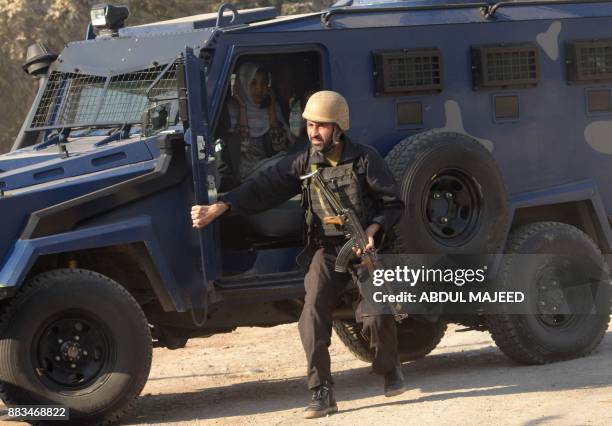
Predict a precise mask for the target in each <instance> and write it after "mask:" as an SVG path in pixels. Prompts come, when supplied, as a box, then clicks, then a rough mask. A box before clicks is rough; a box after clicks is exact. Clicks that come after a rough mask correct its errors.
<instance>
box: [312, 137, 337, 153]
mask: <svg viewBox="0 0 612 426" xmlns="http://www.w3.org/2000/svg"><path fill="white" fill-rule="evenodd" d="M310 142H311V145H312V149H314V150H315V151H317V152H326V151H327V150H329V148H330V147H331V145H332V143H333V141H332V140H331V139H330V140H327V141H326V140H324V139H323V138H320V137H316V138H312V139H311V141H310ZM312 142H317V143H318V144H319V145H314V144H312Z"/></svg>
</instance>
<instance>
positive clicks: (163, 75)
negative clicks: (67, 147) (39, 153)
mask: <svg viewBox="0 0 612 426" xmlns="http://www.w3.org/2000/svg"><path fill="white" fill-rule="evenodd" d="M176 93H177V92H176V64H174V63H172V64H168V65H159V66H155V67H151V68H148V69H145V70H140V71H136V72H132V73H127V74H120V75H116V76H112V77H101V76H92V75H84V74H75V73H62V72H58V71H54V72H52V73H51V75H50V77H49V81H48V82H47V86H46V88H45V90H44V92H43V95H42V97H41V100H40V102H39V105H38V108H37V109H36V113H35V115H34V118H33V119H32V123H31V126H30V127H31V128H47V127H76V126H83V125H93V124H126V123H138V122H140V115H141V113H142V111H143V110H145V109H146V108H148V107H150V106H151V104H152V103H153V102H154V101H158V100H162V99H174V98H176V97H177V96H176Z"/></svg>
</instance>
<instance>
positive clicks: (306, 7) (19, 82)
mask: <svg viewBox="0 0 612 426" xmlns="http://www.w3.org/2000/svg"><path fill="white" fill-rule="evenodd" d="M97 3H101V1H100V0H0V56H1V57H2V61H0V94H1V95H0V96H1V99H2V101H1V102H0V152H6V151H8V150H9V149H10V147H11V145H12V143H13V140H14V138H15V136H16V135H17V133H18V132H19V128H20V127H21V124H22V122H23V119H24V118H25V115H26V114H27V112H28V109H29V107H30V104H31V102H32V100H33V99H34V96H35V94H36V87H37V83H36V81H35V80H34V79H32V78H30V77H28V76H27V75H26V74H25V73H24V72H23V70H22V69H21V64H22V63H23V61H24V59H25V51H26V48H27V46H28V45H30V44H31V43H33V42H36V41H44V42H45V43H47V44H48V45H49V46H50V47H51V48H52V49H54V50H55V51H56V52H60V51H61V50H62V49H63V48H64V46H65V44H66V43H67V42H68V41H71V40H79V39H82V38H83V37H84V35H85V29H86V27H87V23H88V22H89V10H90V8H91V6H92V5H94V4H97ZM113 3H115V4H126V5H128V6H129V8H130V18H129V20H128V25H138V24H143V23H146V22H152V21H159V20H163V19H172V18H178V17H181V16H186V15H193V14H197V13H206V12H211V11H215V10H217V9H218V7H219V5H220V4H222V3H224V1H219V0H163V1H161V0H115V1H114V2H113ZM232 3H234V4H235V5H237V6H238V7H239V8H249V7H260V6H275V7H276V8H277V9H278V10H280V11H281V13H283V14H292V13H300V12H306V11H313V10H320V9H322V8H323V7H326V6H327V5H329V4H331V3H333V1H332V0H310V1H299V0H234V1H232Z"/></svg>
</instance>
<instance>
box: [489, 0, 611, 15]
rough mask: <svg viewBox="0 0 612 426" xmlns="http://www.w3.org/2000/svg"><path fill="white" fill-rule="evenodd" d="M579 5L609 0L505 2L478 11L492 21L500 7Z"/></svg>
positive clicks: (513, 0)
mask: <svg viewBox="0 0 612 426" xmlns="http://www.w3.org/2000/svg"><path fill="white" fill-rule="evenodd" d="M580 3H611V0H518V1H517V0H507V1H500V2H497V3H495V4H488V5H487V6H484V7H482V8H481V9H480V12H481V13H482V16H484V17H485V18H486V19H493V18H494V17H495V12H497V9H499V8H501V7H512V6H547V5H550V4H580Z"/></svg>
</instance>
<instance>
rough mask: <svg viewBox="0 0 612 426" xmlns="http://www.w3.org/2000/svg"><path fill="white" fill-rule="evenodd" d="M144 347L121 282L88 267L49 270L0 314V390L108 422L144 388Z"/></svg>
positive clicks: (140, 319)
mask: <svg viewBox="0 0 612 426" xmlns="http://www.w3.org/2000/svg"><path fill="white" fill-rule="evenodd" d="M151 348H152V346H151V335H150V333H149V326H148V323H147V319H146V318H145V316H144V314H143V312H142V310H141V309H140V306H139V305H138V303H137V302H136V300H134V298H133V297H132V295H131V294H130V293H129V292H128V291H127V290H126V289H125V288H123V287H122V286H120V285H119V284H117V283H116V282H115V281H113V280H111V279H110V278H107V277H105V276H103V275H100V274H98V273H96V272H91V271H87V270H82V269H58V270H54V271H50V272H47V273H44V274H41V275H38V276H36V277H34V278H33V279H32V280H31V281H29V282H28V283H26V284H25V285H24V287H23V288H22V289H21V290H20V291H19V292H18V293H17V295H16V296H15V297H14V298H13V299H12V300H11V301H10V303H9V305H8V307H7V308H6V310H5V311H4V313H3V315H2V318H1V320H0V396H1V397H2V399H3V401H4V402H5V403H6V404H7V405H45V404H61V405H64V406H66V407H68V408H69V410H70V420H71V423H75V424H108V423H112V422H113V421H115V420H117V419H118V418H119V417H120V416H122V415H123V414H124V412H125V411H126V410H127V409H128V408H129V407H130V406H131V405H132V404H133V402H134V400H135V398H136V397H137V396H138V395H139V394H140V392H141V390H142V388H143V387H144V384H145V382H146V380H147V378H148V375H149V371H150V368H151V353H152V349H151Z"/></svg>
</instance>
